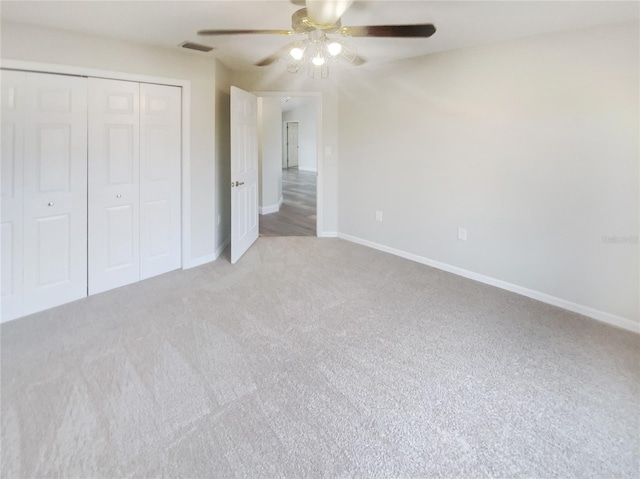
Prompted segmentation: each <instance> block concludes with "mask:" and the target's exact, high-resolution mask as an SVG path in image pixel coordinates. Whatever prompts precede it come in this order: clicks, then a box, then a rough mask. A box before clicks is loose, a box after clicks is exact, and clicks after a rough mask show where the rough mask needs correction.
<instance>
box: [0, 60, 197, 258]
mask: <svg viewBox="0 0 640 479" xmlns="http://www.w3.org/2000/svg"><path fill="white" fill-rule="evenodd" d="M0 68H2V69H5V70H21V71H30V72H38V73H55V74H58V75H75V76H83V77H93V78H106V79H110V80H126V81H133V82H141V83H157V84H159V85H170V86H179V87H181V88H182V137H181V140H182V147H181V154H182V161H181V165H182V185H181V186H182V198H181V200H182V210H181V216H182V218H181V220H182V245H181V247H182V269H188V268H193V267H194V266H198V265H199V264H202V262H199V261H198V260H199V258H195V260H192V259H191V82H190V81H189V80H180V79H177V78H165V77H156V76H149V75H139V74H137V73H123V72H116V71H111V70H100V69H96V68H85V67H80V66H71V65H58V64H55V63H41V62H28V61H22V60H5V59H2V60H0Z"/></svg>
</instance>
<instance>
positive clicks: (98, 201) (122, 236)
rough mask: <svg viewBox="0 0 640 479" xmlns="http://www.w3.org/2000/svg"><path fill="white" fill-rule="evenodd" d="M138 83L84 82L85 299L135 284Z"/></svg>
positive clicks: (137, 267)
mask: <svg viewBox="0 0 640 479" xmlns="http://www.w3.org/2000/svg"><path fill="white" fill-rule="evenodd" d="M139 104H140V84H139V83H134V82H127V81H118V80H104V79H99V78H89V181H88V183H89V237H88V240H89V294H95V293H99V292H102V291H106V290H109V289H113V288H116V287H118V286H123V285H125V284H130V283H133V282H136V281H138V280H139V279H140V234H139V230H140V227H139V225H140V149H139V143H140V111H139Z"/></svg>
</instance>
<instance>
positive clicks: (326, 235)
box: [318, 231, 338, 238]
mask: <svg viewBox="0 0 640 479" xmlns="http://www.w3.org/2000/svg"><path fill="white" fill-rule="evenodd" d="M337 237H338V232H337V231H322V232H321V233H319V234H318V238H337Z"/></svg>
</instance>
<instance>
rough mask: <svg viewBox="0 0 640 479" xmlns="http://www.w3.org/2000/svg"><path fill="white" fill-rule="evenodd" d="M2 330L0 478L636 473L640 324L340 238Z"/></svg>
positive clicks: (285, 245) (270, 252)
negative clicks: (554, 303) (614, 321)
mask: <svg viewBox="0 0 640 479" xmlns="http://www.w3.org/2000/svg"><path fill="white" fill-rule="evenodd" d="M0 331H1V334H2V338H1V344H2V356H1V359H2V365H1V366H2V378H1V385H2V410H1V412H2V477H5V478H12V477H15V478H18V477H19V478H25V477H65V478H75V477H77V478H88V477H96V478H97V477H100V478H111V477H125V476H126V477H145V478H146V477H185V478H195V477H203V478H204V477H209V478H233V477H251V478H268V477H283V476H285V477H345V476H356V477H465V478H470V477H545V478H547V477H562V478H566V477H575V478H587V477H597V478H614V477H616V478H617V477H638V473H639V450H640V439H639V434H640V432H639V430H640V422H639V414H640V412H639V407H638V400H639V392H640V386H639V385H640V373H639V360H640V344H639V336H637V335H634V334H633V333H629V332H625V331H622V330H617V329H614V328H611V327H609V326H606V325H603V324H600V323H597V322H595V321H592V320H589V319H587V318H584V317H581V316H579V315H576V314H573V313H569V312H566V311H563V310H560V309H557V308H554V307H551V306H548V305H545V304H541V303H538V302H536V301H533V300H530V299H527V298H524V297H521V296H517V295H515V294H512V293H508V292H505V291H502V290H499V289H495V288H492V287H489V286H486V285H482V284H479V283H475V282H473V281H470V280H467V279H463V278H460V277H456V276H453V275H451V274H448V273H444V272H441V271H438V270H435V269H431V268H428V267H425V266H422V265H419V264H415V263H412V262H409V261H406V260H403V259H400V258H397V257H394V256H390V255H387V254H384V253H380V252H377V251H374V250H371V249H367V248H364V247H361V246H358V245H353V244H350V243H346V242H344V241H341V240H335V239H317V238H260V239H259V240H258V243H257V244H256V245H254V246H253V247H252V248H251V250H250V251H249V252H248V253H247V255H246V256H245V257H244V258H243V259H242V260H241V261H240V263H239V264H237V265H235V266H232V265H230V264H229V263H228V261H227V260H226V259H223V258H221V259H220V260H218V261H217V262H215V263H214V264H210V265H206V266H203V267H200V268H196V269H193V270H189V271H177V272H174V273H170V274H167V275H164V276H161V277H158V278H154V279H151V280H147V281H144V282H141V283H139V284H136V285H133V286H129V287H125V288H121V289H118V290H114V291H111V292H108V293H104V294H100V295H96V296H92V297H90V298H87V299H85V300H82V301H78V302H75V303H72V304H69V305H66V306H63V307H59V308H56V309H54V310H51V311H47V312H44V313H41V314H37V315H33V316H30V317H28V318H24V319H19V320H17V321H13V322H10V323H6V324H4V325H2V327H1V329H0Z"/></svg>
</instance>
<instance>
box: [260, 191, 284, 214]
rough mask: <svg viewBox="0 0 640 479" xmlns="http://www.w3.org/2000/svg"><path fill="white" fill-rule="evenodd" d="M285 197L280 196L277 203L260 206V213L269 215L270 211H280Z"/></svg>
mask: <svg viewBox="0 0 640 479" xmlns="http://www.w3.org/2000/svg"><path fill="white" fill-rule="evenodd" d="M282 201H283V198H282V196H281V197H280V201H278V202H277V203H276V204H275V205H268V206H258V213H259V214H261V215H268V214H269V213H277V212H278V211H280V207H281V206H282Z"/></svg>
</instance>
